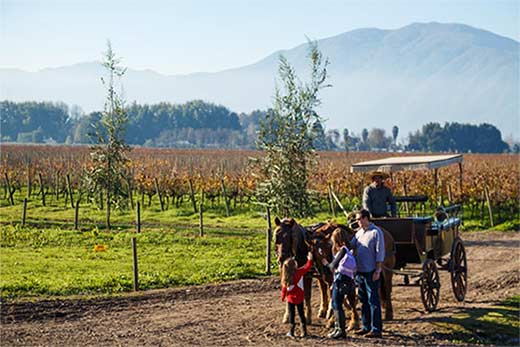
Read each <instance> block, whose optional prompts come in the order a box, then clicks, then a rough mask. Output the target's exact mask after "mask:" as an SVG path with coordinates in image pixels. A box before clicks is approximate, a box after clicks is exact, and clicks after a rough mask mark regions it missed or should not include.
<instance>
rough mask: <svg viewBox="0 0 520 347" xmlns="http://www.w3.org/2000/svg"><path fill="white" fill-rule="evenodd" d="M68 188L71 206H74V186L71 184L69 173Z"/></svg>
mask: <svg viewBox="0 0 520 347" xmlns="http://www.w3.org/2000/svg"><path fill="white" fill-rule="evenodd" d="M67 190H68V193H69V198H70V207H72V208H74V196H73V195H72V186H71V184H70V174H67Z"/></svg>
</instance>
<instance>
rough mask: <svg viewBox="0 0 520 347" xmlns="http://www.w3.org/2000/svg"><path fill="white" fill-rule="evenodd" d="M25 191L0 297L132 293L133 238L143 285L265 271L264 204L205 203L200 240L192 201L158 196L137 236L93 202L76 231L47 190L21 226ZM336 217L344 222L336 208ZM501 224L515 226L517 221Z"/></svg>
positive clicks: (131, 215)
mask: <svg viewBox="0 0 520 347" xmlns="http://www.w3.org/2000/svg"><path fill="white" fill-rule="evenodd" d="M23 196H25V194H24V192H22V193H21V194H20V193H17V194H15V197H16V199H15V200H16V204H15V206H9V205H8V203H7V201H6V200H0V222H1V224H0V266H1V267H0V275H1V283H0V290H1V293H0V295H1V297H2V298H4V299H21V298H28V297H40V296H51V295H75V294H87V295H90V294H95V295H97V294H113V293H119V292H123V291H128V290H131V289H132V287H133V282H132V281H133V277H132V253H131V241H130V239H131V237H133V236H137V239H138V252H139V276H140V280H139V282H140V287H141V288H142V289H150V288H163V287H169V286H176V285H189V284H202V283H209V282H218V281H225V280H231V279H239V278H250V277H256V276H261V275H263V274H264V271H265V264H264V261H265V260H264V259H265V230H266V229H267V221H266V218H265V211H264V209H263V208H262V207H260V206H257V205H253V204H244V205H239V206H237V207H236V208H232V211H231V216H229V217H225V208H224V204H223V203H222V202H221V203H220V204H215V205H213V206H212V205H211V204H210V203H209V201H206V206H205V207H204V230H205V236H204V237H203V238H200V237H198V236H197V235H198V224H199V214H198V213H194V211H193V208H192V206H191V202H189V201H186V202H184V203H183V204H182V205H181V206H180V207H179V208H176V207H173V206H170V207H169V209H167V210H166V211H160V207H159V204H158V201H157V197H155V198H154V199H153V204H152V205H151V206H147V204H146V205H145V206H144V207H142V214H141V221H142V224H143V225H142V229H141V230H142V234H140V235H135V233H134V232H135V212H134V211H132V210H118V209H115V210H113V212H112V217H111V223H112V231H111V232H106V231H104V228H105V226H104V223H105V211H103V210H99V209H98V208H97V207H95V206H93V205H90V204H81V205H80V210H79V229H80V230H79V231H73V230H72V229H73V224H74V209H72V208H71V207H70V205H67V206H65V200H64V199H63V198H61V199H60V201H57V202H56V201H55V200H54V196H52V195H48V199H47V206H46V207H44V206H42V203H41V201H40V200H39V198H38V197H36V196H34V197H33V198H32V199H30V200H29V203H28V209H27V219H26V223H27V225H26V227H25V228H22V227H21V226H20V223H21V216H22V209H23V199H22V197H23ZM75 198H76V197H75ZM146 201H147V200H146ZM322 207H323V208H325V205H323V206H322ZM330 218H331V216H330V213H328V212H320V213H317V214H316V215H315V216H313V217H310V218H306V219H298V222H299V223H301V224H303V225H310V224H313V223H316V222H319V221H325V220H327V219H330ZM272 219H274V214H273V215H272ZM336 220H337V221H338V222H345V219H344V216H343V215H342V214H341V213H338V214H337V217H336ZM475 226H476V223H475V222H474V221H465V225H464V229H466V230H467V229H468V228H472V227H475ZM273 227H274V226H273ZM499 228H500V229H499V230H511V229H513V230H518V220H515V219H512V221H511V222H506V223H504V224H502V225H501V226H499ZM475 229H481V228H480V227H478V228H476V227H475ZM95 244H105V245H107V246H108V250H107V251H106V252H94V251H93V248H94V245H95ZM274 268H276V266H274Z"/></svg>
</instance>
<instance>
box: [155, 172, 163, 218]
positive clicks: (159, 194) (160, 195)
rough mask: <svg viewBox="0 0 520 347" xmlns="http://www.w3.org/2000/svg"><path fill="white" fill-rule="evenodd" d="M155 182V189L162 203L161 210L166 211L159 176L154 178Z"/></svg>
mask: <svg viewBox="0 0 520 347" xmlns="http://www.w3.org/2000/svg"><path fill="white" fill-rule="evenodd" d="M154 182H155V191H156V193H157V196H158V197H159V204H161V211H164V202H163V198H162V194H161V190H160V189H159V181H158V180H157V177H155V178H154Z"/></svg>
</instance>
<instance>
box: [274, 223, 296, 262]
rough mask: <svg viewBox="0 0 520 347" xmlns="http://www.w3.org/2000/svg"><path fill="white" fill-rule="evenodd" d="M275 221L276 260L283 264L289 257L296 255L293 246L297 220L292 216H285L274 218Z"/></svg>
mask: <svg viewBox="0 0 520 347" xmlns="http://www.w3.org/2000/svg"><path fill="white" fill-rule="evenodd" d="M274 223H275V225H276V229H275V232H274V234H275V246H276V260H277V261H278V265H280V266H281V265H282V264H283V262H284V261H285V260H286V259H287V258H290V257H294V256H295V255H296V254H295V250H294V246H293V244H294V236H293V228H294V226H295V224H296V222H295V221H294V219H292V218H284V219H282V220H280V218H278V217H276V218H275V219H274Z"/></svg>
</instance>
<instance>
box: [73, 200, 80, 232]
mask: <svg viewBox="0 0 520 347" xmlns="http://www.w3.org/2000/svg"><path fill="white" fill-rule="evenodd" d="M78 225H79V199H78V200H77V201H76V207H75V208H74V230H78Z"/></svg>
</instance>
